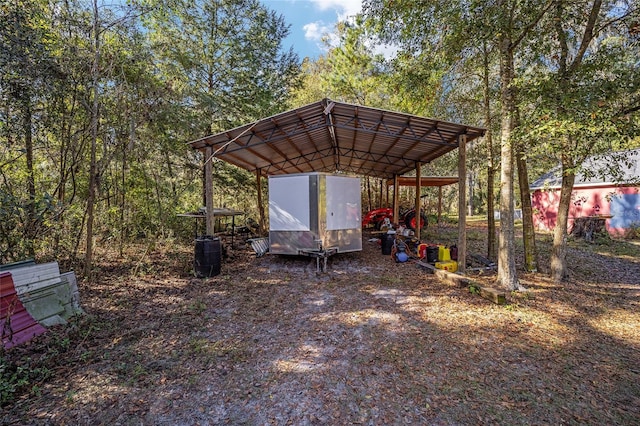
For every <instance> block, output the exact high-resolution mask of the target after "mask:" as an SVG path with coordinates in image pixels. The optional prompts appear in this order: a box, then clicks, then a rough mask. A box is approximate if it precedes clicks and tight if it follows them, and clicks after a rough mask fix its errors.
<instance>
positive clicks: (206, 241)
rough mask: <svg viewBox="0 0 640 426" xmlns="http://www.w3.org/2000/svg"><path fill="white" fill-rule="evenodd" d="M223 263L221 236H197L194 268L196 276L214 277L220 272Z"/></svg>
mask: <svg viewBox="0 0 640 426" xmlns="http://www.w3.org/2000/svg"><path fill="white" fill-rule="evenodd" d="M221 265H222V244H221V243H220V238H218V237H212V236H209V235H204V236H202V237H198V238H196V252H195V259H194V261H193V270H194V271H195V274H196V277H200V278H204V277H214V276H216V275H219V274H220V267H221Z"/></svg>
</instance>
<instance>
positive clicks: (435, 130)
mask: <svg viewBox="0 0 640 426" xmlns="http://www.w3.org/2000/svg"><path fill="white" fill-rule="evenodd" d="M484 132H485V130H484V129H483V128H480V127H473V126H467V125H464V124H456V123H450V122H446V121H440V120H434V119H430V118H425V117H419V116H416V115H411V114H404V113H400V112H393V111H387V110H382V109H377V108H370V107H365V106H360V105H353V104H348V103H343V102H336V101H333V100H330V99H323V100H321V101H318V102H315V103H312V104H309V105H305V106H302V107H300V108H296V109H293V110H290V111H287V112H283V113H280V114H277V115H274V116H272V117H268V118H264V119H262V120H259V121H256V122H253V123H250V124H246V125H243V126H240V127H237V128H235V129H232V130H228V131H224V132H221V133H218V134H214V135H210V136H206V137H203V138H201V139H197V140H194V141H192V142H189V144H190V145H191V147H192V148H194V149H198V150H200V151H202V152H203V153H204V156H205V180H206V182H205V204H206V210H207V218H206V229H207V233H208V234H210V235H211V234H213V229H214V214H213V213H212V212H213V211H214V210H213V174H212V172H213V163H212V160H213V158H218V159H220V160H223V161H226V162H228V163H230V164H233V165H235V166H238V167H241V168H243V169H245V170H248V171H250V172H252V173H254V174H255V176H256V180H257V184H258V185H257V188H258V205H259V206H260V222H261V223H260V225H261V226H262V227H263V228H264V223H265V222H264V208H263V205H264V203H263V200H262V193H261V184H260V183H261V179H262V178H263V177H266V176H269V175H280V174H289V173H310V172H326V173H345V174H354V175H359V176H372V177H376V178H382V179H387V180H391V181H392V182H393V186H394V192H393V210H394V217H398V211H399V197H398V191H397V189H396V188H398V187H399V185H400V179H401V178H403V179H405V180H406V179H414V181H415V186H416V200H415V209H416V215H419V214H420V204H421V203H420V189H421V183H422V181H423V180H422V177H421V172H420V170H421V166H422V165H423V164H426V163H429V162H431V161H433V160H435V159H436V158H438V157H440V156H442V155H444V154H446V153H448V152H450V151H453V150H454V149H458V189H459V191H458V192H459V201H458V227H459V232H458V259H459V264H460V270H461V271H464V265H465V258H466V231H465V228H466V216H465V214H466V213H465V212H466V208H465V206H466V195H465V192H466V191H465V189H466V188H465V185H466V165H465V162H466V144H467V143H468V142H470V141H472V140H474V139H476V138H478V137H480V136H483V135H484ZM410 172H415V176H411V177H407V176H403V175H405V174H407V173H410ZM210 212H211V213H210ZM416 231H417V232H416V237H417V238H420V231H419V229H417V230H416Z"/></svg>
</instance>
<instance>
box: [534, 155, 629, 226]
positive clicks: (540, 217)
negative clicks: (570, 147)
mask: <svg viewBox="0 0 640 426" xmlns="http://www.w3.org/2000/svg"><path fill="white" fill-rule="evenodd" d="M614 157H615V159H616V160H614V159H613V158H614ZM620 160H622V161H620ZM613 161H617V162H618V164H620V166H621V167H610V165H611V164H612V162H613ZM613 169H615V170H613ZM614 172H615V173H614ZM561 183H562V177H561V170H560V167H556V168H554V169H553V170H551V171H549V172H548V173H546V174H544V175H543V176H542V177H540V178H539V179H538V180H536V181H535V182H533V183H532V184H531V187H530V189H531V191H532V195H531V197H532V200H531V201H532V206H533V221H534V225H535V226H536V228H537V229H539V230H547V231H551V230H553V228H554V227H555V226H556V218H557V215H558V204H559V202H560V187H561ZM586 216H604V217H607V221H606V227H607V231H609V233H610V234H611V235H622V234H623V233H624V232H625V230H627V229H630V228H635V227H640V149H634V150H630V151H625V152H618V153H615V154H612V155H611V156H600V157H591V158H588V159H587V160H586V161H585V162H584V163H583V164H582V166H581V168H580V171H579V172H578V174H577V175H576V181H575V184H574V186H573V192H572V193H571V206H570V208H569V224H568V225H569V230H570V229H571V227H572V225H573V220H574V219H575V218H577V217H586Z"/></svg>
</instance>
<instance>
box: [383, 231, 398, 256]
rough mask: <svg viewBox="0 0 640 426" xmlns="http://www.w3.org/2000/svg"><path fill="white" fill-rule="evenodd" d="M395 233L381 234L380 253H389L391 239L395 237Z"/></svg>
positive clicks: (391, 247)
mask: <svg viewBox="0 0 640 426" xmlns="http://www.w3.org/2000/svg"><path fill="white" fill-rule="evenodd" d="M395 237H396V234H382V237H381V238H380V240H381V242H382V254H384V255H387V256H389V255H390V254H391V250H392V249H393V240H394V239H395Z"/></svg>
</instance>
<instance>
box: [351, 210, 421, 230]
mask: <svg viewBox="0 0 640 426" xmlns="http://www.w3.org/2000/svg"><path fill="white" fill-rule="evenodd" d="M387 218H388V219H389V221H390V222H391V223H394V220H393V209H390V208H388V207H382V208H379V209H374V210H371V211H370V212H368V213H367V214H366V215H364V217H363V218H362V225H363V226H367V225H374V226H375V228H376V229H380V227H381V226H382V224H383V223H384V220H385V219H387ZM400 218H401V220H400V221H399V222H398V225H404V226H406V227H407V228H409V229H412V230H415V229H416V222H417V221H416V211H415V209H410V210H404V211H400ZM426 227H427V217H426V216H425V215H424V214H422V213H421V214H420V229H425V228H426Z"/></svg>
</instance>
